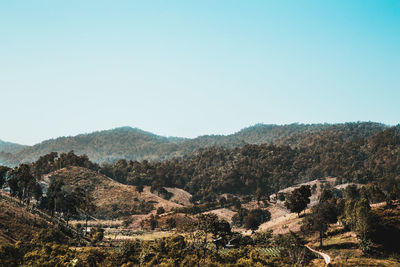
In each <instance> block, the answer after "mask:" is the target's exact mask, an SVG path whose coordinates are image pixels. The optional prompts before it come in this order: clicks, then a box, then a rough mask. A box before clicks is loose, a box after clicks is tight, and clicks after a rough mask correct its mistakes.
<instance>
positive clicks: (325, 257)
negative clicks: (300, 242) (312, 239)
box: [305, 245, 331, 265]
mask: <svg viewBox="0 0 400 267" xmlns="http://www.w3.org/2000/svg"><path fill="white" fill-rule="evenodd" d="M305 247H306V248H308V249H309V250H311V251H312V252H315V253H317V254H319V255H321V257H322V258H323V259H324V261H325V263H326V265H329V263H331V257H330V256H329V255H328V254H326V253H323V252H320V251H317V250H315V249H312V248H310V247H309V246H307V245H305Z"/></svg>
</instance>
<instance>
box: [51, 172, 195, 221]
mask: <svg viewBox="0 0 400 267" xmlns="http://www.w3.org/2000/svg"><path fill="white" fill-rule="evenodd" d="M52 178H59V179H62V180H63V182H64V184H65V185H66V186H73V187H82V188H84V189H86V190H88V191H89V193H90V194H91V196H92V198H93V204H94V205H95V206H96V209H95V210H96V211H95V213H94V215H95V216H96V217H102V218H113V217H118V216H125V215H132V214H142V213H144V214H147V213H149V212H151V211H152V210H154V209H156V208H158V207H160V206H162V207H163V208H164V209H165V210H167V211H168V210H171V209H172V208H175V207H181V206H182V205H180V204H177V203H175V202H173V201H172V200H173V199H174V198H172V199H171V201H169V200H165V199H163V198H161V197H159V196H158V195H156V194H153V193H151V192H150V191H149V188H148V187H146V188H144V190H143V192H141V193H140V192H138V191H137V190H136V187H135V186H131V185H124V184H121V183H118V182H116V181H114V180H112V179H110V178H108V177H106V176H104V175H102V174H99V173H97V172H94V171H91V170H88V169H85V168H82V167H67V168H63V169H61V170H58V171H55V172H53V173H50V174H49V175H46V176H44V178H43V180H44V181H45V182H46V183H47V184H49V183H50V180H51V179H52ZM170 190H171V191H172V192H179V193H180V194H184V191H183V190H178V189H170ZM177 197H178V196H177ZM181 199H182V197H181ZM182 201H183V202H185V200H182ZM186 202H187V200H186Z"/></svg>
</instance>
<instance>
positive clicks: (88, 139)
mask: <svg viewBox="0 0 400 267" xmlns="http://www.w3.org/2000/svg"><path fill="white" fill-rule="evenodd" d="M387 128H388V126H386V125H384V124H381V123H374V122H356V123H343V124H297V123H296V124H288V125H274V124H256V125H254V126H251V127H247V128H244V129H242V130H240V131H238V132H236V133H234V134H230V135H204V136H199V137H197V138H193V139H189V138H180V137H164V136H159V135H156V134H153V133H150V132H146V131H143V130H141V129H138V128H132V127H119V128H115V129H111V130H105V131H97V132H93V133H89V134H80V135H77V136H69V137H59V138H56V139H50V140H46V141H43V142H41V143H39V144H36V145H33V146H20V145H19V146H18V145H16V146H15V149H14V150H12V149H9V150H2V149H1V148H2V147H3V146H2V145H1V143H0V164H6V165H10V166H13V165H17V164H19V163H22V162H32V161H34V160H36V159H38V158H39V157H40V156H42V155H45V154H47V153H50V152H68V151H71V150H73V151H74V152H75V153H76V154H86V155H87V156H88V157H89V158H90V159H91V160H92V161H94V162H97V163H101V162H112V161H115V160H118V159H127V160H139V161H140V160H151V161H159V160H164V159H170V158H173V157H182V156H185V155H188V154H191V153H193V152H194V151H196V150H198V149H201V148H206V147H210V146H222V147H226V148H234V147H241V146H243V145H245V144H263V143H274V144H279V145H291V146H301V145H305V144H306V143H307V144H310V143H312V142H313V141H315V139H316V138H317V137H316V136H325V137H326V138H337V137H338V136H340V138H341V139H349V138H350V139H351V138H362V137H366V136H370V135H373V134H376V133H377V132H380V131H382V130H384V129H387ZM321 133H322V134H321ZM3 143H4V142H3ZM14 145H15V144H14ZM4 147H6V146H4ZM17 148H18V149H17Z"/></svg>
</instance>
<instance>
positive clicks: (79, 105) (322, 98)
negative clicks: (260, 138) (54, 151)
mask: <svg viewBox="0 0 400 267" xmlns="http://www.w3.org/2000/svg"><path fill="white" fill-rule="evenodd" d="M349 121H377V122H382V123H385V124H389V125H396V124H398V123H400V1H397V0H394V1H389V0H379V1H378V0H374V1H370V0H360V1H355V0H353V1H348V0H343V1H341V0H337V1H320V0H318V1H307V0H301V1H298V0H293V1H285V0H279V1H267V0H262V1H252V0H249V1H244V0H243V1H235V0H229V1H223V0H218V1H215V0H211V1H206V0H202V1H196V0H193V1H168V0H163V1H161V0H160V1H150V0H146V1H131V0H129V1H119V0H113V1H101V0H95V1H90V0H85V1H81V0H69V1H53V0H48V1H46V0H41V1H32V0H29V1H28V0H21V1H1V2H0V139H2V140H5V141H10V142H16V143H21V144H28V145H32V144H35V143H38V142H40V141H43V140H45V139H49V138H55V137H58V136H69V135H76V134H79V133H89V132H92V131H96V130H104V129H111V128H115V127H119V126H132V127H138V128H141V129H143V130H146V131H150V132H154V133H156V134H160V135H165V136H181V137H195V136H199V135H203V134H230V133H233V132H236V131H238V130H240V129H242V128H244V127H247V126H250V125H253V124H256V123H274V124H288V123H295V122H298V123H320V122H328V123H339V122H349Z"/></svg>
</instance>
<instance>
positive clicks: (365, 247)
mask: <svg viewBox="0 0 400 267" xmlns="http://www.w3.org/2000/svg"><path fill="white" fill-rule="evenodd" d="M354 209H355V216H356V224H355V230H356V233H357V237H358V238H359V239H360V248H361V250H362V251H363V252H368V251H369V250H370V246H371V241H370V238H369V233H370V231H371V226H372V222H371V221H372V216H371V213H370V210H371V207H370V205H369V201H368V200H367V199H365V198H362V199H361V200H360V201H358V202H357V204H356V205H355V207H354Z"/></svg>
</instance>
